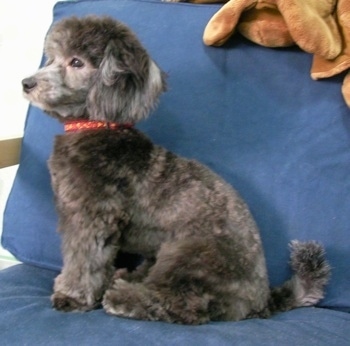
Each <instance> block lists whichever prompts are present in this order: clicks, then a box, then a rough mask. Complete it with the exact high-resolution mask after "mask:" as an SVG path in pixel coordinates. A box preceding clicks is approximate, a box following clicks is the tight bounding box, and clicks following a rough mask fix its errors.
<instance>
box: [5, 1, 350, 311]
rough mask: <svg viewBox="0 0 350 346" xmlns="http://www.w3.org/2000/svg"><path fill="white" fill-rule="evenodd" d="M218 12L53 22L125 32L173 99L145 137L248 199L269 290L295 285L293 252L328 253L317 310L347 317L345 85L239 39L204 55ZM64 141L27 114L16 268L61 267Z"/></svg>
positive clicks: (155, 6) (73, 11)
mask: <svg viewBox="0 0 350 346" xmlns="http://www.w3.org/2000/svg"><path fill="white" fill-rule="evenodd" d="M218 8H219V5H206V6H204V5H193V4H184V3H164V2H159V1H140V0H139V1H138V0H118V1H112V0H109V1H108V0H107V1H81V2H61V3H58V4H57V5H56V7H55V9H54V21H57V20H59V19H61V18H63V17H66V16H71V15H76V16H84V15H87V14H91V13H94V14H98V15H110V16H113V17H115V18H117V19H119V20H121V21H123V22H124V23H126V24H127V25H129V26H130V27H131V28H132V29H133V31H134V32H135V33H136V34H137V35H138V36H139V38H140V39H141V41H142V42H143V44H144V45H145V47H146V48H147V49H148V51H149V53H150V54H151V55H152V56H153V58H154V59H155V60H156V61H157V63H158V64H159V65H160V66H161V68H162V69H163V70H164V71H165V72H166V73H167V74H168V92H167V93H165V94H164V95H163V96H162V97H161V100H160V104H159V107H158V109H157V110H156V111H155V112H154V113H153V114H152V116H151V117H150V118H149V119H148V120H146V121H144V122H142V123H141V124H139V125H138V126H139V128H140V129H141V130H143V131H144V132H146V133H147V134H148V135H149V136H150V137H151V138H152V139H153V140H154V142H156V143H157V144H160V145H162V146H164V147H166V148H168V149H170V150H172V151H174V152H175V153H177V154H180V155H183V156H186V157H188V158H195V159H198V160H199V161H201V162H202V163H204V164H206V165H208V166H209V167H210V168H211V169H213V170H214V171H216V172H217V173H219V174H220V175H221V176H222V177H223V178H225V179H226V180H227V181H228V182H230V183H231V184H232V185H233V186H234V187H235V188H236V189H237V190H238V191H239V192H240V193H241V195H242V196H243V197H244V198H245V200H246V202H247V203H248V205H249V206H250V208H251V211H252V213H253V215H254V217H255V219H256V221H257V224H258V226H259V228H260V230H261V236H262V240H263V244H264V248H265V253H266V257H267V264H268V270H269V275H270V280H271V285H278V284H280V283H282V282H283V281H284V280H286V279H287V278H288V277H289V276H290V274H291V273H290V270H289V266H288V258H289V250H288V242H289V241H290V240H292V239H300V240H310V239H313V240H316V241H319V242H321V243H323V244H324V245H325V247H326V251H327V257H328V259H329V261H330V263H331V266H332V268H333V274H332V279H331V282H330V285H329V286H328V288H327V295H326V297H325V299H324V300H323V301H322V302H321V305H322V306H331V307H334V308H342V309H349V308H350V289H349V287H350V271H349V268H348V267H349V263H350V251H349V248H350V237H349V231H350V229H349V217H350V179H349V171H350V110H349V109H348V108H347V107H346V105H345V103H344V101H343V99H342V96H341V92H340V89H341V81H342V77H343V76H338V77H335V78H333V79H331V80H326V81H322V82H316V81H313V80H311V78H310V73H309V71H310V66H311V61H312V56H311V55H309V54H307V53H305V52H302V51H301V50H300V49H298V48H297V47H293V48H288V49H269V48H264V47H260V46H257V45H255V44H253V43H251V42H249V41H247V40H245V39H243V38H241V37H239V35H238V34H236V35H235V36H234V37H232V39H231V40H230V41H229V42H228V43H227V44H225V46H223V47H221V48H214V47H206V46H204V45H203V43H202V33H203V29H204V27H205V25H206V23H207V22H208V20H209V19H210V17H211V16H212V15H213V14H214V13H215V12H216V10H217V9H218ZM24 77H25V76H24ZM18 87H19V88H20V87H21V86H20V85H19V86H18ZM62 131H63V129H62V126H61V125H60V124H59V123H58V122H56V121H55V120H54V119H51V118H50V117H48V116H46V115H45V114H43V112H42V111H40V110H39V109H37V108H35V107H30V108H29V111H28V118H27V122H26V128H25V135H24V140H23V151H22V157H21V164H20V167H19V170H18V174H17V177H16V179H15V183H14V185H13V189H12V192H11V194H10V197H9V200H8V203H7V207H6V212H5V215H4V230H3V237H2V243H3V245H4V247H5V248H7V249H8V250H9V251H11V252H12V253H13V254H14V255H15V256H16V257H17V258H18V259H19V260H21V261H23V262H26V263H30V264H34V265H37V266H41V267H45V268H51V269H60V267H61V265H62V260H61V254H60V237H59V234H58V233H57V232H56V227H57V216H56V212H55V207H54V203H53V195H52V191H51V187H50V177H49V173H48V169H47V163H46V162H47V159H48V156H49V155H50V152H51V149H52V143H53V138H54V136H55V135H56V134H58V133H61V132H62ZM349 310H350V309H349Z"/></svg>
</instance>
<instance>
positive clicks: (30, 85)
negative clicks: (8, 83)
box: [22, 77, 37, 93]
mask: <svg viewBox="0 0 350 346" xmlns="http://www.w3.org/2000/svg"><path fill="white" fill-rule="evenodd" d="M22 86H23V91H24V92H26V93H29V92H31V91H32V90H33V89H34V88H35V87H36V86H37V82H36V80H35V78H33V77H29V78H25V79H23V80H22Z"/></svg>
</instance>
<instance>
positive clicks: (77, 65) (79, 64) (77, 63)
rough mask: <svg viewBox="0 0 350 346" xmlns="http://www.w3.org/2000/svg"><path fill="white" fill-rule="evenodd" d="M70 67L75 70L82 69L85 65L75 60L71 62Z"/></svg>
mask: <svg viewBox="0 0 350 346" xmlns="http://www.w3.org/2000/svg"><path fill="white" fill-rule="evenodd" d="M69 66H71V67H74V68H81V67H83V66H84V63H83V62H82V61H81V60H79V59H78V58H73V59H72V60H71V62H70V63H69Z"/></svg>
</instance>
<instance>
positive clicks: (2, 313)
mask: <svg viewBox="0 0 350 346" xmlns="http://www.w3.org/2000/svg"><path fill="white" fill-rule="evenodd" d="M56 275H57V272H54V271H50V270H46V269H41V268H36V267H33V266H28V265H19V266H15V267H12V268H9V269H7V270H3V271H1V272H0V335H1V345H2V346H13V345H28V346H34V345H35V346H38V345H39V346H40V345H42V346H47V345H49V346H56V345H57V346H58V345H64V346H67V345H86V346H90V345H103V346H108V345H123V346H128V345H135V346H138V345H145V346H157V345H159V346H164V345H167V346H171V345H177V346H179V345H181V346H197V345H198V346H203V345H205V346H225V345H246V346H249V345H250V346H256V345H259V346H264V345H269V346H272V345H276V346H280V345H284V346H295V345H308V346H321V345H325V346H332V345H333V346H335V345H338V346H343V345H349V343H350V329H349V325H350V314H348V313H344V312H339V311H334V310H330V309H321V308H301V309H296V310H293V311H290V312H288V313H282V314H278V315H275V316H273V317H272V318H270V319H268V320H262V319H252V320H246V321H240V322H212V323H209V324H206V325H202V326H183V325H176V324H168V323H163V322H145V321H135V320H128V319H124V318H118V317H111V316H109V315H107V314H106V313H105V312H104V311H103V310H101V309H100V310H94V311H91V312H88V313H62V312H57V311H55V310H53V309H51V306H50V301H49V299H48V297H49V295H50V294H51V287H52V284H53V279H54V277H55V276H56Z"/></svg>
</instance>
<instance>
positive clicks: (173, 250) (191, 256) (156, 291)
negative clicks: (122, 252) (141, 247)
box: [102, 237, 268, 324]
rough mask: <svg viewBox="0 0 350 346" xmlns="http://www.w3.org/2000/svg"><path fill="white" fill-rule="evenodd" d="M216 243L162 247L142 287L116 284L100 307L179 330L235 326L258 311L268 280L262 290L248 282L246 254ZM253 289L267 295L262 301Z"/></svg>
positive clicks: (180, 242)
mask: <svg viewBox="0 0 350 346" xmlns="http://www.w3.org/2000/svg"><path fill="white" fill-rule="evenodd" d="M218 238H219V237H217V238H215V239H213V238H211V239H200V238H195V239H193V238H191V239H185V240H178V241H174V242H170V243H166V244H163V246H162V247H161V249H160V251H159V253H158V255H157V259H156V262H155V264H154V266H153V267H152V268H150V270H149V273H148V276H147V277H146V278H145V279H144V280H143V281H142V282H127V281H125V280H123V279H121V278H116V280H115V281H114V283H113V284H112V285H111V287H110V288H109V289H108V290H107V291H106V293H105V295H104V298H103V301H102V304H103V307H104V308H105V310H106V311H107V313H109V314H112V315H117V316H122V317H128V318H135V319H143V320H153V321H157V320H161V321H166V322H173V323H181V324H202V323H206V322H208V321H209V320H219V319H221V320H228V319H230V320H239V319H242V318H245V317H246V316H248V314H249V313H250V312H251V309H253V308H255V309H257V310H260V309H262V308H263V307H264V305H265V303H266V302H265V300H266V298H267V293H268V287H267V286H266V279H263V280H262V282H263V284H262V285H261V286H259V283H260V282H254V280H255V278H254V279H251V275H252V274H253V271H252V267H254V268H255V262H256V259H255V258H253V259H252V262H251V263H250V262H249V258H245V257H244V256H245V253H246V251H242V253H238V252H239V251H234V248H233V247H232V244H233V240H232V239H228V238H226V237H222V239H218ZM242 264H244V266H242ZM256 276H259V275H254V277H256ZM265 286H266V287H265ZM257 287H258V288H259V287H261V288H262V289H265V291H266V292H265V294H264V296H263V297H262V298H261V299H260V298H259V294H256V292H255V289H256V288H257ZM259 290H260V288H259ZM265 296H266V297H265Z"/></svg>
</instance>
